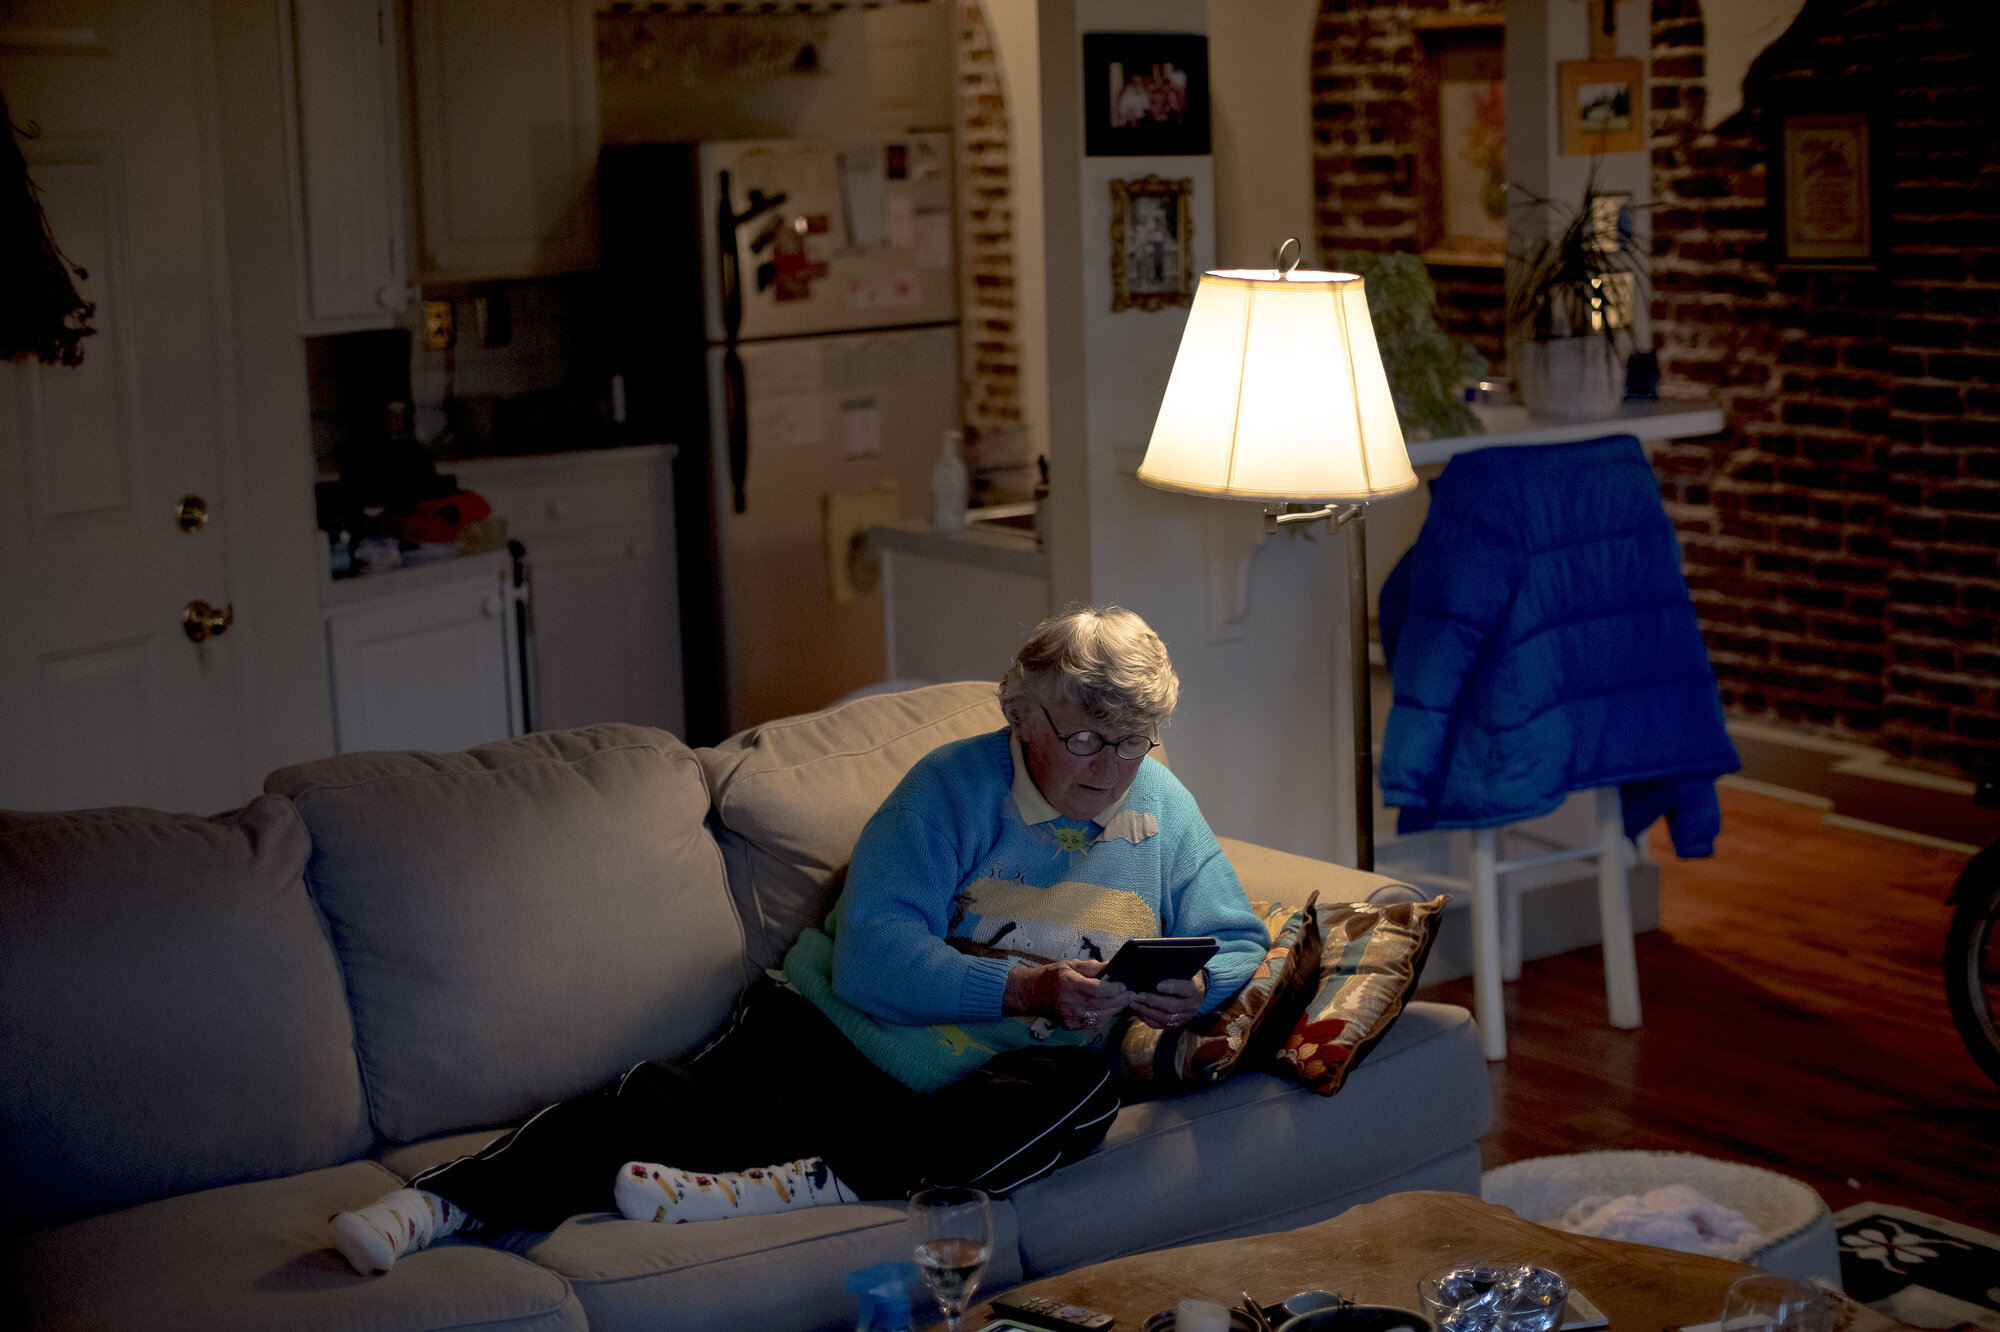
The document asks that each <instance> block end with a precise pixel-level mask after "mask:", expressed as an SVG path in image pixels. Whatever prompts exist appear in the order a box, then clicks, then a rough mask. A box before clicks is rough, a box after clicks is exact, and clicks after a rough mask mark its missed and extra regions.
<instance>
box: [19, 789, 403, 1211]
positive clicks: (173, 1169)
mask: <svg viewBox="0 0 2000 1332" xmlns="http://www.w3.org/2000/svg"><path fill="white" fill-rule="evenodd" d="M311 849H312V847H311V843H310V841H309V840H308V839H307V837H306V830H305V826H304V825H303V824H301V823H300V822H299V818H298V815H297V813H296V812H295V811H294V810H293V808H292V806H291V804H290V803H289V802H288V801H285V800H282V799H278V798H276V797H265V798H263V799H261V800H258V801H256V802H254V803H253V804H251V805H250V806H249V807H248V808H246V809H239V810H233V811H231V812H230V813H227V814H219V815H216V816H215V817H213V818H203V817H199V816H197V815H192V814H165V813H160V812H158V811H156V810H148V809H91V810H81V811H77V812H74V813H66V814H0V1234H4V1233H6V1232H8V1231H11V1230H29V1229H34V1228H36V1227H40V1226H45V1225H51V1224H54V1223H57V1222H61V1221H71V1220H75V1219H77V1218H79V1217H84V1216H91V1215H94V1214H96V1213H98V1212H106V1211H110V1210H112V1209H114V1208H119V1207H130V1206H133V1205H135V1204H137V1203H142V1202H148V1201H151V1200H152V1199H155V1198H163V1197H167V1196H169V1195H171V1194H177V1193H186V1192H190V1191H192V1190H195V1189H205V1188H213V1187H216V1186H218V1185H223V1184H237V1183H241V1182H243V1181H245V1180H253V1179H267V1178H272V1177H275V1176H278V1175H288V1174H292V1173H294V1172H296V1171H300V1170H316V1169H319V1168H321V1167H324V1166H330V1165H336V1164H338V1163H340V1162H342V1161H351V1160H353V1159H354V1158H355V1157H358V1156H360V1155H361V1154H362V1153H364V1152H365V1151H367V1150H368V1144H369V1142H371V1141H372V1140H373V1138H374V1133H373V1132H372V1131H371V1130H370V1128H369V1125H368V1111H367V1107H366V1105H365V1103H364V1102H363V1100H362V1094H361V1075H360V1072H359V1070H358V1069H357V1068H356V1067H355V1061H354V1027H353V1024H352V1022H351V1021H350V1020H349V1017H348V1011H347V995H346V993H345V991H344V990H343V989H342V986H341V977H340V968H339V965H338V963H337V962H336V961H335V959H334V954H333V948H332V946H331V944H329V942H328V941H327V937H326V932H325V930H324V929H323V928H322V927H321V925H320V922H319V919H318V917H317V916H316V915H315V914H314V912H313V904H312V900H311V898H309V897H308V896H307V895H306V885H305V868H306V857H307V855H308V853H309V852H310V851H311Z"/></svg>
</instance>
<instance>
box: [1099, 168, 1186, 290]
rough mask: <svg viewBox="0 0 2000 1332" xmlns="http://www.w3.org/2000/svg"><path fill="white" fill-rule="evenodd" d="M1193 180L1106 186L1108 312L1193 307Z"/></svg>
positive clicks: (1117, 182) (1118, 182)
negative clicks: (1108, 211)
mask: <svg viewBox="0 0 2000 1332" xmlns="http://www.w3.org/2000/svg"><path fill="white" fill-rule="evenodd" d="M1193 192H1194V182H1193V181H1192V180H1162V179H1160V178H1159V177H1158V176H1147V177H1146V178H1145V179H1144V180H1114V181H1112V182H1111V309H1112V311H1113V313H1116V312H1117V311H1119V310H1161V309H1165V308H1166V307H1167V306H1169V305H1192V304H1194V222H1193V220H1192V217H1191V214H1190V209H1189V207H1188V200H1189V197H1190V196H1191V195H1192V194H1193Z"/></svg>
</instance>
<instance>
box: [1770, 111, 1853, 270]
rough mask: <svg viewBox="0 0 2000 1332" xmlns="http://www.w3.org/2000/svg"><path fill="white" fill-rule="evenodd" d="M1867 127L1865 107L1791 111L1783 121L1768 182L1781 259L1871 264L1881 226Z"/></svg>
mask: <svg viewBox="0 0 2000 1332" xmlns="http://www.w3.org/2000/svg"><path fill="white" fill-rule="evenodd" d="M1870 128H1871V127H1870V123H1869V118H1868V116H1867V114H1866V113H1865V112H1839V113H1832V114H1827V115H1806V116H1786V117H1784V118H1783V119H1782V120H1781V121H1780V122H1779V125H1778V134H1777V143H1776V145H1775V147H1776V150H1777V151H1776V154H1775V156H1776V159H1777V160H1776V162H1775V163H1774V169H1773V170H1772V171H1771V172H1770V173H1769V181H1770V183H1769V186H1768V188H1769V190H1770V198H1771V205H1772V210H1773V222H1774V223H1775V225H1774V226H1773V227H1772V229H1771V239H1772V241H1773V243H1774V246H1775V248H1776V250H1777V255H1776V258H1777V260H1778V262H1779V263H1782V264H1797V265H1804V266H1810V267H1815V268H1871V267H1873V266H1874V264H1875V261H1876V245H1877V243H1878V241H1879V239H1880V237H1881V227H1880V219H1878V218H1877V217H1876V212H1877V203H1876V199H1875V187H1874V177H1875V172H1874V159H1873V143H1874V136H1873V134H1871V132H1870Z"/></svg>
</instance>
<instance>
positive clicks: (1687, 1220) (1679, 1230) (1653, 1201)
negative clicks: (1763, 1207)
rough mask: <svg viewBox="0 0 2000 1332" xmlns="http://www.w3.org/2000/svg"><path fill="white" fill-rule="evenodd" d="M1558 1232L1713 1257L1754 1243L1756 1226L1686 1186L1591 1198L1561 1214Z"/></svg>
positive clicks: (1736, 1251)
mask: <svg viewBox="0 0 2000 1332" xmlns="http://www.w3.org/2000/svg"><path fill="white" fill-rule="evenodd" d="M1562 1228H1563V1229H1564V1230H1568V1231H1573V1232H1574V1233H1576V1234H1578V1235H1595V1236H1597V1237H1598V1238H1600V1239H1614V1240H1625V1241H1627V1242H1628V1243H1631V1244H1651V1245H1654V1246H1656V1247H1658V1248H1662V1249H1678V1250H1680V1251H1681V1252H1682V1253H1705V1254H1710V1255H1713V1256H1716V1257H1725V1256H1726V1257H1735V1256H1737V1255H1738V1254H1740V1253H1742V1252H1743V1251H1744V1250H1745V1249H1746V1248H1748V1247H1749V1242H1750V1241H1754V1240H1755V1239H1757V1238H1758V1232H1757V1227H1756V1226H1755V1225H1754V1224H1752V1223H1751V1221H1750V1219H1749V1218H1748V1217H1746V1216H1744V1215H1743V1213H1741V1212H1739V1211H1737V1210H1735V1209H1734V1208H1731V1207H1724V1206H1723V1205H1722V1204H1721V1203H1719V1202H1716V1201H1715V1200H1714V1199H1712V1198H1710V1197H1708V1196H1707V1195H1706V1194H1703V1193H1702V1192H1700V1191H1699V1190H1697V1189H1692V1188H1689V1187H1688V1186H1687V1185H1685V1184H1668V1185H1664V1186H1663V1187H1661V1188H1657V1189H1653V1190H1651V1191H1649V1192H1646V1193H1638V1194H1632V1193H1628V1194H1625V1195H1624V1196H1623V1197H1618V1198H1613V1197H1610V1196H1608V1195H1606V1194H1602V1193H1599V1194H1593V1195H1592V1196H1590V1197H1588V1198H1584V1199H1582V1200H1580V1201H1579V1202H1578V1203H1577V1204H1576V1205H1575V1206H1573V1207H1571V1208H1570V1209H1569V1210H1568V1211H1567V1212H1565V1213H1563V1218H1562Z"/></svg>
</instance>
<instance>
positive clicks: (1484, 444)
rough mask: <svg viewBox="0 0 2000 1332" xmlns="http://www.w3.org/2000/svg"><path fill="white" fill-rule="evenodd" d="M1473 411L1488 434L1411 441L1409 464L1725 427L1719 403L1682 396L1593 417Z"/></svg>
mask: <svg viewBox="0 0 2000 1332" xmlns="http://www.w3.org/2000/svg"><path fill="white" fill-rule="evenodd" d="M1472 410H1473V411H1474V412H1475V413H1476V414H1477V415H1478V417H1479V419H1480V421H1481V422H1482V423H1483V424H1484V425H1485V426H1486V433H1485V434H1483V435H1450V436H1447V437H1445V438H1443V439H1425V440H1413V441H1411V442H1410V444H1409V450H1410V463H1411V465H1412V466H1416V467H1422V466H1424V465H1425V464H1426V463H1441V462H1445V461H1447V460H1449V459H1451V458H1453V457H1455V456H1456V455H1458V454H1461V453H1470V452H1472V451H1473V450H1474V449H1492V448H1500V447H1503V446H1505V445H1509V444H1571V443H1575V442H1576V441H1577V440H1580V439H1596V438H1598V437H1599V436H1601V435H1637V436H1638V437H1639V438H1640V439H1684V438H1686V437H1688V436H1690V435H1712V434H1714V433H1715V432H1716V431H1718V430H1720V429H1722V409H1721V408H1720V407H1718V406H1716V405H1715V404H1714V403H1712V402H1694V401H1686V400H1680V399H1662V400H1660V401H1659V402H1628V403H1623V404H1621V405H1620V406H1619V408H1618V410H1617V411H1616V412H1615V413H1613V414H1612V415H1610V416H1607V417H1602V418H1599V419H1597V420H1589V421H1572V420H1563V419H1559V418H1556V417H1548V416H1530V415H1529V414H1528V409H1527V408H1525V407H1482V406H1477V405H1475V406H1474V407H1473V409H1472Z"/></svg>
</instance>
